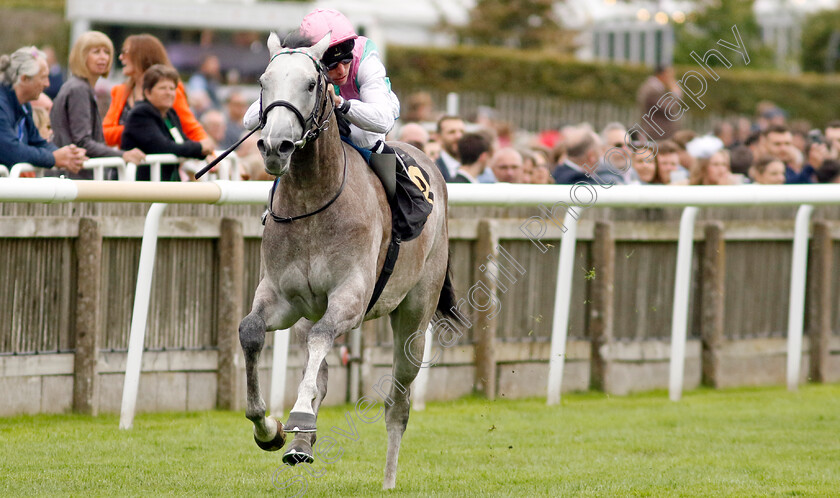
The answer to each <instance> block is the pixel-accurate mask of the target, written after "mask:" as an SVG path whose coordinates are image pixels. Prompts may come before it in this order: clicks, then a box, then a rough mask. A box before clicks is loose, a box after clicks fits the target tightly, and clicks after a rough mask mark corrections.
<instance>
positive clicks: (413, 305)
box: [380, 288, 437, 489]
mask: <svg viewBox="0 0 840 498" xmlns="http://www.w3.org/2000/svg"><path fill="white" fill-rule="evenodd" d="M412 294H414V296H412ZM423 294H426V293H425V292H422V291H421V290H420V289H418V288H415V289H413V290H412V291H411V292H409V294H408V296H407V297H406V299H405V300H404V301H403V302H402V304H400V306H399V307H398V308H397V309H396V310H395V311H394V312H393V313H391V328H392V329H393V330H394V370H393V378H392V379H389V380H390V381H391V392H390V395H389V396H390V399H386V400H385V428H386V430H387V432H388V453H387V455H386V457H385V480H384V482H383V484H382V488H383V489H391V488H393V487H394V486H395V485H396V482H397V460H398V458H399V454H400V442H401V441H402V436H403V433H404V432H405V428H406V426H407V425H408V415H409V409H410V403H409V386H410V385H411V383H412V382H413V381H414V378H415V377H417V373H418V372H419V371H420V362H421V361H422V358H423V346H424V344H425V340H424V339H425V330H426V327H427V326H428V324H429V320H430V319H431V317H432V314H433V313H434V309H435V303H436V302H437V301H436V297H435V299H432V298H429V299H417V298H418V297H421V296H422V295H423ZM417 301H420V302H417ZM418 331H420V334H417V335H416V336H414V338H412V335H414V334H415V333H416V332H418ZM410 339H413V340H410ZM406 349H408V351H407V350H406ZM382 383H383V381H381V380H380V384H382Z"/></svg>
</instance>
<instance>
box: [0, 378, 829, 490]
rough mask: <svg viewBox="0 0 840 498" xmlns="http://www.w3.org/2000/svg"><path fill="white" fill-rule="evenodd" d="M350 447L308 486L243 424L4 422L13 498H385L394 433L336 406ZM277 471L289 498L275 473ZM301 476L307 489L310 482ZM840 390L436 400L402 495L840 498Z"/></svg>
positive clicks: (173, 419)
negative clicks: (551, 402) (678, 397)
mask: <svg viewBox="0 0 840 498" xmlns="http://www.w3.org/2000/svg"><path fill="white" fill-rule="evenodd" d="M347 413H350V415H349V417H350V418H351V419H353V421H354V423H355V427H356V429H357V430H358V440H357V441H350V440H348V439H346V438H345V437H343V436H340V435H338V434H335V433H333V436H334V437H335V439H336V440H337V441H339V442H340V451H341V452H342V453H341V455H340V457H338V452H339V448H338V447H336V448H334V449H333V450H332V451H330V452H327V455H326V456H327V457H330V458H332V459H334V460H336V461H335V462H334V463H332V464H327V463H325V462H324V461H318V462H316V464H315V465H314V466H313V471H315V472H319V473H322V474H323V475H321V476H320V477H317V478H316V477H313V476H309V477H308V478H306V479H305V478H304V477H302V476H305V475H308V474H307V473H306V472H305V470H304V469H303V466H298V467H294V468H287V467H283V466H281V464H280V458H281V455H282V452H276V453H266V452H263V451H261V450H259V449H258V448H257V447H256V446H255V445H254V443H253V439H252V436H251V424H250V422H248V420H246V419H245V417H244V414H243V413H233V412H203V413H188V414H184V413H166V414H140V415H138V416H137V418H136V420H135V424H134V429H133V430H131V431H120V430H118V429H117V417H116V416H114V415H107V416H100V417H96V418H92V417H85V416H78V415H60V416H21V417H14V418H7V419H0V495H2V496H24V495H72V496H103V495H111V496H113V495H120V496H121V495H134V496H140V495H142V496H154V495H162V494H167V495H190V496H194V495H214V496H215V495H223V496H255V495H271V496H292V495H294V494H295V492H298V491H301V490H302V485H303V483H304V481H305V482H306V485H307V486H308V490H307V495H308V496H325V495H328V494H329V495H333V496H370V495H382V494H383V492H382V491H381V485H382V475H383V467H384V461H385V427H384V422H383V421H382V420H380V421H378V422H376V423H372V424H365V423H362V422H361V421H360V420H359V419H358V418H357V417H356V415H355V413H354V412H353V410H352V407H350V406H345V407H334V408H328V409H324V410H323V411H322V413H321V416H320V418H319V421H318V426H319V428H320V432H319V434H320V436H321V437H322V438H324V437H325V436H326V434H327V433H329V429H330V428H331V427H333V426H335V427H337V428H342V429H344V430H348V431H349V430H350V428H349V427H348V423H347V421H346V420H345V418H344V417H345V414H347ZM277 468H280V469H283V470H284V471H283V472H281V473H279V474H277V475H276V478H275V481H276V482H277V483H278V484H281V483H286V484H288V487H287V488H286V489H284V490H278V489H275V487H274V486H273V484H272V475H273V473H274V472H275V470H276V469H277ZM295 476H301V477H295ZM838 494H840V386H839V385H808V386H803V387H802V388H801V390H800V391H799V392H798V393H788V392H787V391H785V390H784V389H782V388H762V389H738V390H724V391H712V390H705V389H703V390H698V391H693V392H689V393H687V394H686V395H685V397H684V398H683V400H682V401H680V402H678V403H672V402H670V401H668V399H667V395H666V394H665V393H663V392H655V393H647V394H641V395H632V396H627V397H615V396H607V395H603V394H569V395H564V397H563V402H562V404H561V406H554V407H547V406H546V405H545V401H544V400H542V399H532V400H524V401H508V400H504V399H502V400H498V401H486V400H483V399H478V398H467V399H463V400H459V401H455V402H449V403H431V404H430V405H429V406H428V407H427V409H426V410H425V411H423V412H414V413H412V415H411V421H410V422H409V425H408V431H407V432H406V435H405V437H404V438H403V446H402V453H401V455H400V467H399V473H398V477H397V489H396V490H395V492H391V493H388V495H392V496H396V495H399V496H560V495H562V496H570V495H571V496H578V495H584V496H586V495H589V496H759V495H761V496H766V495H795V496H837V495H838Z"/></svg>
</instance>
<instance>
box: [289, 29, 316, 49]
mask: <svg viewBox="0 0 840 498" xmlns="http://www.w3.org/2000/svg"><path fill="white" fill-rule="evenodd" d="M282 46H283V48H304V47H311V46H312V40H311V39H310V38H309V37H308V36H305V35H302V34H301V33H300V31H298V30H296V29H293V30H292V31H289V34H287V35H286V37H285V38H283V43H282Z"/></svg>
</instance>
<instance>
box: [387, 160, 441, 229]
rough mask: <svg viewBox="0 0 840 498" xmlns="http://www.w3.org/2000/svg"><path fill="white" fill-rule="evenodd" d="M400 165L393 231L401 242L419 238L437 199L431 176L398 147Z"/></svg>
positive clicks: (394, 204) (393, 214) (393, 204)
mask: <svg viewBox="0 0 840 498" xmlns="http://www.w3.org/2000/svg"><path fill="white" fill-rule="evenodd" d="M394 152H396V153H397V157H398V158H399V162H401V163H402V164H401V165H400V164H397V168H396V170H397V182H396V183H397V184H396V192H395V195H394V197H393V198H392V199H391V217H392V220H393V231H394V232H395V233H398V234H399V235H400V238H401V239H402V240H404V241H405V240H411V239H414V238H416V237H418V236H419V235H420V233H421V232H422V231H423V226H425V225H426V219H427V218H428V217H429V214H430V213H431V212H432V208H433V207H434V203H435V199H434V194H433V193H432V191H431V188H430V183H429V174H428V173H427V172H426V171H425V170H423V169H422V168H420V166H418V165H417V161H415V160H414V158H413V157H411V156H410V155H408V154H406V153H405V152H403V151H402V150H400V149H399V148H396V147H395V148H394Z"/></svg>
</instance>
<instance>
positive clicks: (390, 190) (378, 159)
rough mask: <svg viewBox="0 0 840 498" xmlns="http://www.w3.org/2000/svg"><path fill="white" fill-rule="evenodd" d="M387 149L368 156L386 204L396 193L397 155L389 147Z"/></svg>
mask: <svg viewBox="0 0 840 498" xmlns="http://www.w3.org/2000/svg"><path fill="white" fill-rule="evenodd" d="M385 147H387V146H385ZM387 149H388V150H387V151H384V150H383V151H382V152H374V153H372V154H371V155H370V167H371V169H373V171H374V173H376V176H378V177H379V179H380V180H381V181H382V186H383V187H384V188H385V195H386V196H387V197H388V202H392V201H393V200H394V196H395V195H396V191H397V154H396V153H395V152H394V150H393V149H391V148H390V147H387Z"/></svg>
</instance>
